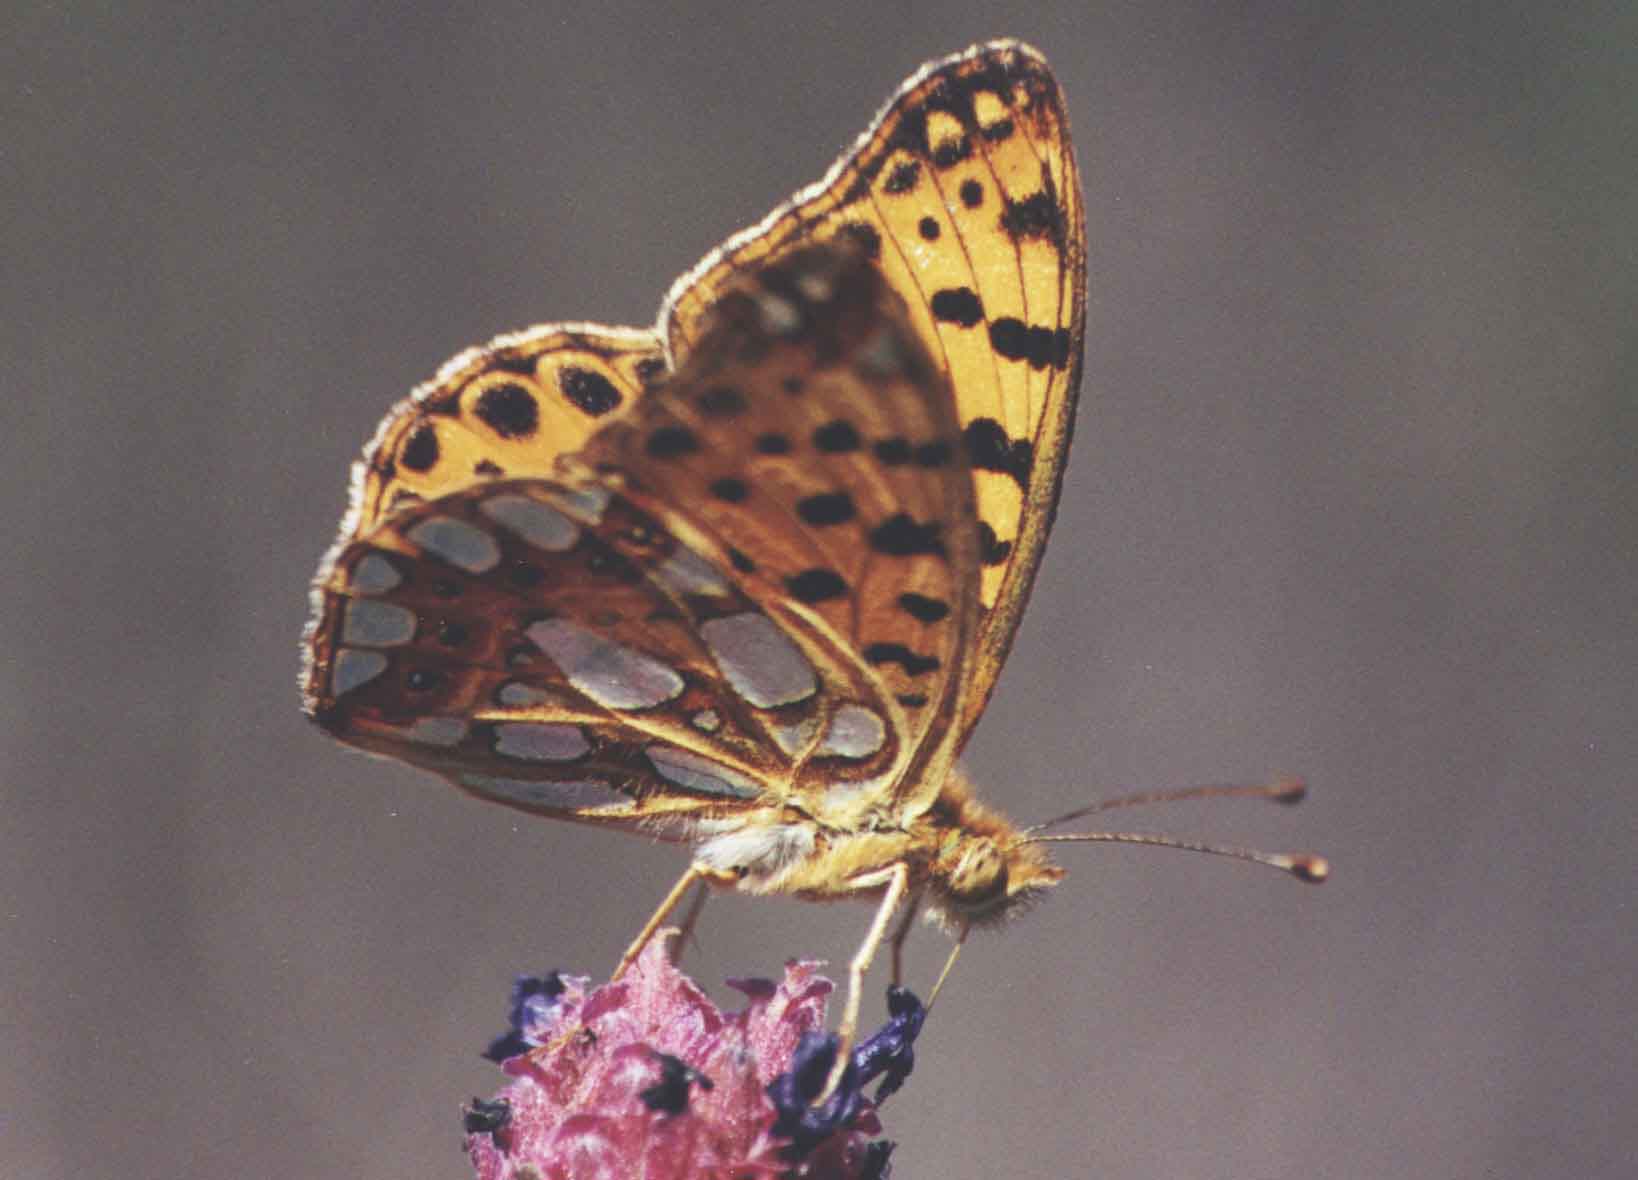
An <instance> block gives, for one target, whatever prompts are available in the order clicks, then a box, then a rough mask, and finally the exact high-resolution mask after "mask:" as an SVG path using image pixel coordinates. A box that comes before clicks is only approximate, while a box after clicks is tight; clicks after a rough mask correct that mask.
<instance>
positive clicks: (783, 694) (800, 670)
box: [700, 611, 819, 709]
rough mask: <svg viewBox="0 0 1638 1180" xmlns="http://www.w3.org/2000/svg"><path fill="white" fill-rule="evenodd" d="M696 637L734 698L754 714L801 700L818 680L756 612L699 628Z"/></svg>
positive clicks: (792, 646)
mask: <svg viewBox="0 0 1638 1180" xmlns="http://www.w3.org/2000/svg"><path fill="white" fill-rule="evenodd" d="M700 634H701V635H702V636H703V637H704V639H705V643H706V646H707V647H709V648H710V649H711V655H712V656H713V657H715V659H716V661H717V667H718V668H720V669H721V670H722V674H723V676H725V677H726V678H727V680H728V683H729V684H731V685H732V686H733V689H734V691H735V692H737V693H738V694H739V695H740V696H742V697H744V698H745V699H746V700H747V701H749V702H751V704H753V705H755V706H757V708H759V709H772V708H776V707H777V706H779V705H791V704H795V703H796V702H797V701H802V700H806V699H807V698H808V697H810V696H812V695H813V694H814V693H815V692H817V691H819V678H818V677H817V676H816V675H814V671H813V668H812V666H811V665H810V664H809V663H808V661H807V660H806V659H805V658H804V657H803V655H802V653H801V652H800V651H799V650H798V649H797V647H796V644H794V643H792V642H791V641H790V638H789V637H788V636H786V634H785V633H784V632H783V631H781V630H780V629H779V628H778V627H776V626H774V623H773V620H772V619H770V618H768V617H767V616H766V615H763V614H758V613H757V612H756V611H745V612H744V613H742V614H737V615H728V616H726V617H724V618H721V619H711V620H710V621H708V622H705V623H701V624H700Z"/></svg>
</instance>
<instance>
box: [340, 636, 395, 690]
mask: <svg viewBox="0 0 1638 1180" xmlns="http://www.w3.org/2000/svg"><path fill="white" fill-rule="evenodd" d="M386 670H387V657H386V656H384V655H383V654H381V653H380V652H378V651H359V650H357V649H356V648H351V647H344V648H341V649H340V650H338V651H337V652H336V659H335V663H334V664H332V665H331V667H330V692H331V693H332V694H333V695H334V696H338V697H339V696H343V695H345V694H346V693H349V692H352V691H353V689H355V688H357V687H358V686H359V685H361V684H368V683H369V682H370V681H372V680H374V679H375V678H376V677H377V676H379V675H381V673H383V672H385V671H386Z"/></svg>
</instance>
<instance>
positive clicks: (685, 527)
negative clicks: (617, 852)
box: [303, 42, 1085, 1060]
mask: <svg viewBox="0 0 1638 1180" xmlns="http://www.w3.org/2000/svg"><path fill="white" fill-rule="evenodd" d="M1084 284H1085V253H1084V227H1083V222H1082V212H1081V197H1080V188H1079V180H1078V177H1077V174H1076V171H1075V165H1074V157H1073V153H1072V151H1071V149H1070V145H1069V139H1068V133H1067V126H1066V124H1065V120H1064V111H1063V103H1062V98H1061V95H1060V94H1059V92H1058V89H1057V86H1056V84H1055V83H1054V81H1053V79H1052V76H1051V74H1050V73H1049V72H1048V70H1047V68H1046V65H1045V63H1044V61H1042V59H1041V58H1040V57H1039V55H1038V54H1036V53H1035V52H1034V51H1033V50H1030V49H1028V48H1027V47H1024V46H1021V45H1018V44H1016V43H1013V42H997V43H994V44H990V45H985V46H979V47H976V48H974V49H972V50H969V51H967V52H966V53H964V54H961V55H957V56H956V57H952V58H949V59H946V60H944V61H942V62H937V63H933V64H932V65H930V66H928V67H926V68H924V69H923V70H922V71H921V72H920V73H918V74H917V75H916V76H915V77H913V78H911V79H910V80H909V81H908V82H907V83H906V84H905V85H904V87H903V88H902V89H901V90H900V92H899V94H898V95H897V96H896V97H895V98H894V99H893V100H892V101H891V102H890V103H889V104H888V106H887V107H886V108H885V109H884V110H883V112H882V113H881V114H880V115H879V116H878V117H877V120H876V121H875V122H874V123H873V124H872V126H871V127H870V128H869V129H868V130H867V131H866V132H865V133H864V135H863V136H862V137H861V139H860V141H859V143H858V145H857V146H856V147H855V148H854V149H853V150H852V151H851V152H850V153H848V154H847V155H845V156H844V157H843V158H842V159H841V160H839V161H838V162H837V164H836V166H835V167H833V168H832V170H831V172H830V173H829V174H828V175H827V176H826V177H825V178H824V179H823V180H821V181H820V182H819V183H818V184H816V185H814V186H811V187H810V188H808V189H805V190H803V191H801V192H799V193H797V194H796V196H795V197H794V198H792V200H791V201H790V202H789V203H787V204H786V205H784V206H782V207H781V208H779V209H777V210H775V211H774V213H772V214H771V215H770V216H769V217H768V218H767V219H766V220H765V221H764V222H762V223H761V224H760V225H758V226H756V227H754V228H753V229H750V230H747V231H745V232H744V233H742V234H740V235H737V236H735V237H734V238H731V239H730V240H729V241H728V242H727V243H725V244H724V246H722V247H721V248H719V249H718V250H716V251H714V252H713V253H712V254H711V255H709V256H708V257H707V258H706V259H704V260H703V261H702V262H701V263H700V265H699V266H698V267H696V268H695V269H694V270H693V271H691V272H690V273H689V274H687V275H685V276H683V278H681V279H679V280H678V282H677V284H676V285H675V286H674V287H673V289H672V291H671V292H670V294H669V295H668V297H667V299H666V302H665V305H664V307H663V309H662V312H661V316H660V319H659V323H658V325H657V327H656V328H655V329H654V330H653V331H652V332H646V331H641V330H634V329H611V328H603V327H598V326H595V325H587V324H568V325H555V326H548V327H543V328H536V329H532V330H530V331H528V332H524V333H520V334H517V335H514V336H510V337H502V338H500V339H498V340H496V341H495V342H493V343H492V344H491V345H489V346H488V347H487V348H484V349H480V350H473V351H471V352H468V353H464V354H462V355H461V356H459V357H457V358H455V360H453V361H452V362H450V364H448V365H446V366H445V368H444V369H443V370H442V371H441V372H440V373H439V375H438V377H437V378H436V379H435V380H434V381H433V382H432V383H430V384H429V385H427V386H424V387H422V388H421V389H420V390H417V391H416V393H415V395H414V396H413V397H412V398H411V399H410V400H409V401H407V402H405V403H403V404H401V405H400V406H398V407H396V408H395V409H394V410H393V412H392V413H391V414H389V416H388V418H387V420H386V421H385V422H383V424H382V426H381V428H380V430H379V431H378V433H377V436H376V438H375V440H374V442H372V444H371V445H370V447H369V448H368V449H367V450H366V451H365V454H364V458H363V460H362V461H361V462H360V464H359V465H358V467H357V469H356V470H355V478H354V488H353V502H352V508H351V511H350V512H349V514H348V516H347V518H346V519H345V520H344V522H343V525H342V529H341V535H340V537H339V538H338V540H337V542H336V544H335V546H334V547H333V548H332V550H331V551H330V553H329V554H328V555H327V556H326V558H325V560H324V562H323V564H322V565H321V567H320V570H319V574H318V577H317V579H316V582H315V588H314V614H313V619H312V622H311V623H310V625H309V628H308V632H307V636H306V640H305V647H304V650H305V655H306V666H305V669H304V675H303V687H304V702H305V706H306V708H307V711H308V712H309V713H310V715H311V716H312V717H313V718H314V719H315V720H316V721H317V722H318V723H319V724H320V725H322V726H323V727H324V728H325V729H326V730H328V731H329V732H330V733H332V734H334V735H335V736H336V737H338V738H340V739H341V740H343V741H345V742H348V743H350V744H352V745H355V746H358V747H361V748H363V749H366V750H370V751H372V752H376V753H380V754H386V755H390V756H393V757H396V758H399V759H402V760H404V761H407V762H411V763H413V764H415V765H418V766H422V767H425V768H427V769H429V770H432V771H435V772H437V773H438V774H440V775H442V776H444V777H445V778H447V779H449V780H450V781H451V782H453V783H454V784H455V785H457V786H459V787H460V788H462V789H463V790H465V791H468V792H470V793H472V794H474V795H477V796H479V797H481V798H485V799H489V800H493V801H495V802H499V803H502V804H505V805H507V806H510V807H515V808H518V809H521V810H524V811H529V812H532V813H536V814H541V815H547V816H551V817H554V818H560V819H566V820H571V821H576V822H583V823H595V824H599V825H614V826H622V827H627V828H630V829H634V830H637V831H641V832H645V833H648V834H650V835H652V836H655V837H658V838H660V839H664V840H671V841H677V842H686V843H689V844H691V845H692V846H693V849H694V853H693V861H692V864H691V866H690V868H689V870H688V872H687V873H686V874H685V875H684V877H683V879H682V880H681V881H680V882H679V883H678V886H677V888H676V889H674V890H673V892H672V894H671V896H670V897H669V898H667V900H666V902H665V904H664V905H662V906H661V908H660V911H659V912H658V913H656V915H655V916H654V919H653V920H652V921H651V922H650V923H649V925H648V927H647V928H646V929H645V930H644V932H643V934H642V935H641V936H639V938H638V940H637V942H636V943H635V944H634V945H633V947H632V949H631V951H630V952H628V954H627V957H626V960H625V961H626V962H629V961H630V959H631V958H632V957H634V955H635V954H636V952H637V950H638V949H640V947H641V945H642V944H643V942H644V941H646V939H647V938H648V937H649V936H650V935H651V934H652V933H653V931H654V930H655V929H656V928H657V927H658V926H659V924H660V923H661V922H662V921H663V920H664V919H665V917H666V916H667V915H668V914H669V913H670V912H671V911H672V909H673V908H674V907H675V906H676V905H677V904H678V903H679V902H680V901H681V900H682V899H683V897H684V896H685V894H686V892H687V890H688V888H689V887H690V886H691V885H693V884H694V883H696V882H706V883H710V884H716V885H726V886H731V887H734V888H738V889H741V890H745V891H749V892H753V893H786V894H793V895H796V896H800V897H805V898H813V899H833V898H843V897H876V898H879V899H880V905H879V908H878V911H877V915H876V918H875V920H874V922H873V924H872V926H871V930H870V934H869V935H868V936H867V938H866V939H865V942H864V945H863V946H862V947H861V949H860V953H859V955H858V956H856V958H855V960H854V963H853V977H852V981H851V982H852V987H851V989H850V993H849V1001H848V1007H847V1009H846V1012H845V1015H844V1018H843V1024H842V1030H843V1034H844V1036H850V1035H851V1032H852V1029H853V1027H854V1024H855V1022H856V1019H857V1012H858V992H859V980H860V977H861V976H862V974H863V971H864V969H865V967H866V966H867V965H868V963H869V961H870V959H871V957H872V956H873V954H874V953H875V951H876V950H877V948H878V947H879V945H880V944H881V942H882V941H883V939H884V938H885V937H886V936H887V925H888V923H889V922H890V920H891V917H892V914H893V913H894V911H895V910H897V909H898V908H899V907H900V906H901V905H905V903H907V902H908V903H909V904H908V905H907V906H906V907H905V921H904V922H903V923H902V924H901V925H900V927H899V929H898V932H897V934H896V935H895V936H894V938H893V946H894V950H895V954H894V960H895V974H896V973H897V966H898V964H897V959H898V954H897V948H898V946H899V944H900V943H901V942H902V940H903V937H904V933H905V931H906V930H907V929H908V926H909V921H908V920H909V917H910V916H911V915H913V914H914V913H915V912H916V909H917V907H918V905H925V906H926V907H927V908H929V909H930V910H931V911H932V912H933V913H934V914H935V915H936V916H938V917H940V918H942V919H943V920H944V921H945V922H946V924H947V925H948V926H950V927H951V928H952V929H953V930H954V931H955V932H956V933H957V934H958V936H964V935H965V932H966V930H967V929H968V928H969V927H971V926H972V925H974V924H980V923H985V922H990V921H993V920H996V919H998V918H1000V917H1002V916H1004V915H1005V914H1007V913H1008V912H1010V911H1013V910H1016V909H1017V908H1018V907H1019V906H1020V905H1021V904H1023V903H1024V902H1026V901H1028V900H1029V899H1031V898H1033V897H1035V896H1037V895H1038V894H1039V893H1040V892H1041V891H1042V890H1043V889H1045V888H1046V887H1047V886H1049V885H1051V884H1052V883H1053V882H1055V881H1057V880H1058V878H1059V877H1060V876H1061V871H1060V870H1059V869H1057V868H1056V867H1054V866H1053V865H1052V864H1050V863H1049V861H1048V859H1047V857H1046V855H1045V853H1044V851H1043V848H1042V846H1041V843H1040V842H1037V841H1033V840H1031V839H1029V838H1027V837H1026V836H1025V835H1024V834H1023V833H1022V832H1020V831H1019V830H1018V829H1016V828H1015V827H1014V826H1013V825H1012V824H1011V823H1010V822H1008V821H1007V820H1006V819H1004V818H1003V817H1001V816H1000V815H999V814H997V813H996V812H994V811H992V810H990V809H988V808H986V807H984V806H982V805H981V804H979V803H978V802H977V801H976V800H975V799H974V798H973V797H972V794H971V791H970V790H969V788H968V787H967V785H966V782H965V780H964V779H963V778H962V777H961V776H960V774H959V772H958V771H957V770H956V768H955V759H956V755H957V754H958V752H959V751H960V748H961V746H962V745H963V744H964V742H965V741H966V739H967V737H968V736H969V734H970V732H971V730H972V727H973V725H974V723H975V722H976V720H977V718H978V715H979V713H980V712H981V711H982V709H983V706H984V703H985V701H986V700H987V698H988V696H989V694H990V692H991V690H992V689H993V687H994V684H995V680H996V677H997V675H998V673H999V670H1000V666H1001V662H1002V660H1003V658H1004V656H1005V654H1006V650H1007V648H1008V646H1009V645H1010V643H1011V640H1012V636H1013V634H1014V631H1015V629H1016V626H1017V622H1018V617H1019V614H1020V612H1021V611H1022V608H1023V605H1024V602H1025V599H1026V596H1027V593H1028V589H1029V586H1030V583H1031V581H1032V580H1033V577H1034V574H1035V570H1036V567H1037V565H1038V563H1039V559H1040V554H1041V549H1042V546H1043V545H1044V543H1045V540H1046V535H1047V531H1048V528H1049V527H1050V523H1051V516H1052V511H1053V507H1054V504H1055V502H1056V498H1057V493H1058V486H1059V481H1060V478H1061V474H1062V470H1063V464H1064V459H1065V457H1066V454H1067V449H1068V445H1069V437H1070V428H1071V423H1072V419H1073V411H1074V402H1075V393H1076V389H1077V385H1078V380H1079V366H1080V355H1081V338H1082V321H1083V315H1084ZM958 945H959V944H958ZM844 1056H845V1055H844ZM839 1060H840V1059H839Z"/></svg>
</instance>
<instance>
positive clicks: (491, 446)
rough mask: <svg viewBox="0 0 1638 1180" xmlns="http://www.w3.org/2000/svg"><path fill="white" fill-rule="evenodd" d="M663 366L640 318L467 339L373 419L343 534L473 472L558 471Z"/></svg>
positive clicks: (657, 377)
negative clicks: (633, 324)
mask: <svg viewBox="0 0 1638 1180" xmlns="http://www.w3.org/2000/svg"><path fill="white" fill-rule="evenodd" d="M666 372H667V366H666V360H665V354H664V350H663V349H662V348H661V346H660V342H659V340H658V339H657V338H656V337H655V336H654V334H653V333H652V332H650V331H647V330H644V329H639V328H610V327H604V326H601V325H597V324H548V325H544V326H542V327H538V328H531V329H529V330H527V331H524V332H516V333H513V334H511V335H508V336H502V337H499V338H498V339H496V340H493V341H491V342H490V343H489V344H487V345H485V346H484V347H482V348H473V349H468V350H467V351H466V352H463V353H461V354H460V355H459V356H457V357H455V358H454V359H453V360H451V361H450V362H449V363H448V364H446V365H444V367H443V368H442V369H440V370H439V372H438V375H437V376H436V377H434V378H433V379H432V380H431V381H429V382H427V383H426V384H425V385H422V386H420V387H419V388H418V389H416V390H415V391H414V392H413V393H412V394H411V395H410V396H409V397H408V398H406V399H405V400H403V401H402V402H399V403H398V404H397V405H396V406H394V407H393V408H392V410H391V411H390V412H389V413H388V414H387V417H386V418H385V419H384V420H383V421H382V423H381V425H380V426H379V427H378V428H377V429H376V434H375V438H374V440H373V441H371V443H370V444H369V446H367V447H366V448H365V450H364V455H363V457H362V458H361V459H360V460H359V462H358V464H357V465H356V467H355V468H354V472H353V506H352V513H351V515H350V517H349V520H348V521H347V522H345V523H344V525H343V528H342V535H341V539H342V540H344V541H345V540H349V539H351V538H353V537H356V536H358V535H359V534H360V533H362V532H363V531H365V530H366V529H368V528H370V527H371V526H373V525H375V524H376V523H377V522H378V521H380V520H382V519H383V518H384V517H386V516H389V515H391V514H392V513H393V512H395V511H397V510H398V509H400V508H403V507H405V506H406V505H409V504H415V503H419V502H421V501H423V500H430V499H434V498H436V497H438V496H441V495H443V494H444V493H446V492H451V491H454V490H455V489H456V488H460V487H464V486H466V485H467V484H471V483H477V482H481V481H483V480H490V479H499V478H503V477H508V476H525V475H550V474H551V473H552V470H553V469H554V467H555V465H556V462H557V459H558V457H559V456H561V455H564V454H567V453H571V452H573V451H577V450H579V449H580V447H581V446H582V445H584V443H585V442H586V440H587V439H589V438H590V437H591V436H592V435H593V434H594V433H596V432H597V431H598V430H599V429H601V428H602V427H603V426H604V425H606V424H607V423H609V422H611V421H613V420H614V419H615V418H618V417H619V416H620V415H621V414H624V413H625V412H627V411H628V410H630V409H631V407H632V406H633V405H635V404H636V402H637V400H638V399H639V398H640V397H641V396H642V395H643V393H644V392H645V391H646V390H647V389H650V388H652V387H653V386H654V385H656V384H657V383H659V382H660V381H662V380H663V379H664V378H665V375H666Z"/></svg>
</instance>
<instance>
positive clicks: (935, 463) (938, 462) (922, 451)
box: [916, 440, 955, 467]
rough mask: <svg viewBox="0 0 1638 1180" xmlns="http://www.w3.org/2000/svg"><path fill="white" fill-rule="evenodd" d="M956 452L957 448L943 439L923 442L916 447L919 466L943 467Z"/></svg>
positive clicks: (917, 464)
mask: <svg viewBox="0 0 1638 1180" xmlns="http://www.w3.org/2000/svg"><path fill="white" fill-rule="evenodd" d="M954 454H955V448H954V447H952V446H951V445H950V444H949V443H947V442H944V441H943V440H935V441H933V442H929V443H922V444H921V445H920V446H919V447H917V448H916V466H917V467H943V466H944V465H945V464H946V463H948V462H949V461H950V459H951V457H952V456H954Z"/></svg>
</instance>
